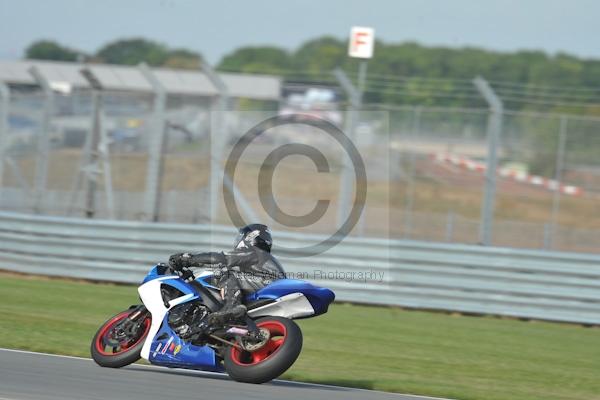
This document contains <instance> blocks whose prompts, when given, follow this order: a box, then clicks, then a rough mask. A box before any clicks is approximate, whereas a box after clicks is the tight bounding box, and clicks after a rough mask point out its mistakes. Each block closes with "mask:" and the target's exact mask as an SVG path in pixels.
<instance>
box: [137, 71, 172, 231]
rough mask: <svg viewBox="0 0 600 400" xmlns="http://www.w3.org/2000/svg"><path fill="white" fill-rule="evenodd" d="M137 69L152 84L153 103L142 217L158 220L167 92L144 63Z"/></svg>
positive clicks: (148, 219)
mask: <svg viewBox="0 0 600 400" xmlns="http://www.w3.org/2000/svg"><path fill="white" fill-rule="evenodd" d="M138 69H139V70H140V72H141V73H142V75H143V76H144V78H145V79H146V80H147V81H148V83H149V84H150V85H151V86H152V90H153V91H154V105H153V110H152V129H151V133H150V140H149V144H148V171H147V175H146V195H145V198H144V219H145V220H147V221H158V213H159V210H158V207H159V205H160V202H159V196H160V195H161V194H160V193H159V186H160V184H159V182H158V180H159V179H161V176H160V171H161V168H162V166H161V164H162V162H163V157H164V155H163V142H164V140H165V132H166V129H165V125H166V122H165V121H166V119H165V112H166V107H167V92H166V90H165V88H164V86H163V85H162V84H161V83H160V81H159V80H158V78H156V76H155V75H154V73H152V71H151V70H150V68H149V67H148V65H147V64H146V63H141V64H140V65H138Z"/></svg>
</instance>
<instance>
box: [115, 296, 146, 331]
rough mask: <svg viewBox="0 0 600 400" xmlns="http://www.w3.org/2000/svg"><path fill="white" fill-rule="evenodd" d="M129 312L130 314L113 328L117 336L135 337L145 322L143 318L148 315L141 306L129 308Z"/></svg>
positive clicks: (143, 306)
mask: <svg viewBox="0 0 600 400" xmlns="http://www.w3.org/2000/svg"><path fill="white" fill-rule="evenodd" d="M129 310H130V311H131V314H129V316H128V317H127V318H125V319H124V320H123V321H121V322H119V323H118V324H117V325H116V326H115V327H114V332H115V333H116V334H117V335H118V336H121V335H124V336H128V337H131V336H135V335H136V334H137V333H138V331H139V329H140V328H141V327H142V326H143V324H144V321H145V320H146V318H145V317H146V316H147V315H148V309H147V308H146V306H145V305H143V304H140V305H133V306H130V307H129Z"/></svg>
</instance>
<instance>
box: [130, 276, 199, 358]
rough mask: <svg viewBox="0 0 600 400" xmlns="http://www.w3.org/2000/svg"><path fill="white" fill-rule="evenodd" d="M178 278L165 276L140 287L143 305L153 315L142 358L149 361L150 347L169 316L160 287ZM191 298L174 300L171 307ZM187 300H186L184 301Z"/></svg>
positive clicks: (139, 291) (187, 296)
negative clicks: (165, 282)
mask: <svg viewBox="0 0 600 400" xmlns="http://www.w3.org/2000/svg"><path fill="white" fill-rule="evenodd" d="M174 278H178V277H177V276H163V277H160V278H157V279H154V280H152V281H150V282H146V283H144V284H143V285H141V286H140V287H138V293H139V294H140V299H142V303H144V305H145V306H146V308H147V309H148V311H150V313H151V314H152V324H151V325H150V331H149V332H148V336H147V337H146V341H145V342H144V346H142V352H141V356H142V358H144V359H146V360H148V358H149V357H150V346H151V345H152V341H153V340H154V336H156V333H157V332H158V330H159V329H160V325H161V324H162V322H163V319H164V318H165V315H166V314H167V311H168V308H166V307H165V304H164V303H163V299H162V295H161V293H160V285H161V283H162V281H164V280H167V279H174ZM189 296H191V295H186V296H182V297H179V298H177V299H173V300H171V301H170V302H169V305H170V306H171V307H173V306H175V305H177V304H179V303H181V302H183V301H186V300H187V299H188V298H189ZM184 298H185V299H184Z"/></svg>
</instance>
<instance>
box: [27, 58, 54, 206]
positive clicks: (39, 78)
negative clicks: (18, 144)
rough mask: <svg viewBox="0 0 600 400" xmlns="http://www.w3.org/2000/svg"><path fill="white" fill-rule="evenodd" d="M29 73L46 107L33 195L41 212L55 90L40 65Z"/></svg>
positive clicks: (38, 140)
mask: <svg viewBox="0 0 600 400" xmlns="http://www.w3.org/2000/svg"><path fill="white" fill-rule="evenodd" d="M29 73H30V74H31V76H33V79H34V80H35V82H36V83H37V84H38V85H39V86H40V87H41V88H42V91H43V92H44V109H43V116H42V127H41V129H40V132H39V135H38V137H37V157H36V163H35V185H34V195H33V212H34V213H36V214H39V213H40V212H41V208H42V198H43V196H44V191H45V190H46V183H47V181H48V153H49V152H50V140H49V136H50V119H51V118H52V113H53V112H54V92H53V91H52V88H51V87H50V83H49V82H48V80H47V79H46V77H45V76H44V75H43V74H42V73H41V71H40V70H39V68H38V67H36V66H32V67H31V68H29Z"/></svg>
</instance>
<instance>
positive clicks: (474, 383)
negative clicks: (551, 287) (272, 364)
mask: <svg viewBox="0 0 600 400" xmlns="http://www.w3.org/2000/svg"><path fill="white" fill-rule="evenodd" d="M137 302H138V299H137V291H136V290H135V287H132V286H116V285H109V284H91V283H86V282H75V281H67V280H58V279H52V280H50V279H45V278H39V277H21V276H14V275H8V274H0V347H7V348H15V349H25V350H32V351H41V352H48V353H57V354H68V355H76V356H86V357H87V356H89V344H90V340H91V338H92V336H93V335H94V333H95V331H96V329H97V328H98V327H99V325H100V324H101V323H102V322H103V321H104V320H106V319H107V318H108V317H109V316H111V315H112V314H114V313H116V312H118V311H120V310H122V309H124V308H126V307H127V306H129V305H130V304H135V303H137ZM299 324H300V326H301V328H302V330H303V333H304V349H303V351H302V354H301V355H300V358H299V359H298V361H297V362H296V364H295V365H294V366H293V367H292V368H291V369H290V370H289V371H288V372H287V373H286V374H285V375H284V378H287V379H293V380H301V381H307V382H317V383H329V384H336V385H343V386H354V387H361V388H367V389H377V390H385V391H392V392H403V393H415V394H421V395H429V396H441V397H450V398H456V399H486V400H494V399H545V400H548V399H586V400H589V399H600V380H598V376H599V374H600V346H599V342H600V330H599V329H595V328H583V327H581V326H575V325H566V324H554V323H547V322H523V321H517V320H510V319H498V318H489V317H466V316H454V315H447V314H440V313H429V312H418V311H405V310H400V309H393V308H378V307H366V306H355V305H347V304H339V305H337V304H336V305H334V306H332V307H331V309H330V312H329V313H328V314H326V315H324V316H322V317H319V318H314V319H307V320H301V321H299Z"/></svg>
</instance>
